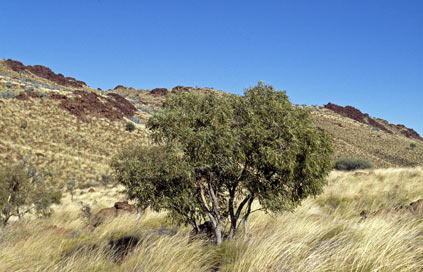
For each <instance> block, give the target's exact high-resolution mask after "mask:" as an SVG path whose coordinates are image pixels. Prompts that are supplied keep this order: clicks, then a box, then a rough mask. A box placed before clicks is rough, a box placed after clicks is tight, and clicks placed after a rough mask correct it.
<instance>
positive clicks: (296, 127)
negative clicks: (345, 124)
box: [112, 82, 333, 244]
mask: <svg viewBox="0 0 423 272" xmlns="http://www.w3.org/2000/svg"><path fill="white" fill-rule="evenodd" d="M147 127H148V128H149V129H150V130H151V138H152V140H153V142H154V145H152V146H141V147H137V148H132V149H131V150H126V151H124V152H122V153H121V154H119V155H118V156H117V157H116V158H115V159H114V160H113V162H112V167H113V168H114V170H115V177H116V178H117V180H118V181H119V182H120V183H121V184H123V185H125V186H126V188H127V189H128V195H129V197H130V198H132V199H135V200H137V201H138V204H139V205H140V207H143V208H145V207H148V206H149V207H151V208H152V209H154V210H162V209H164V210H167V211H169V212H170V213H169V215H170V217H171V218H173V219H175V220H178V221H180V222H184V223H190V224H192V226H193V227H194V228H195V229H198V225H199V223H201V222H203V221H206V220H209V221H211V222H212V225H213V227H214V229H215V235H216V242H217V244H220V243H221V242H222V239H223V237H226V235H227V236H228V237H232V236H233V235H234V234H235V232H236V230H237V229H238V227H239V225H240V222H244V227H245V228H246V223H247V219H248V217H249V215H250V214H251V212H252V204H253V201H255V200H256V201H258V203H259V204H260V205H259V206H260V209H263V210H265V211H268V212H275V213H278V212H282V211H287V210H293V209H294V208H295V207H296V206H297V205H299V204H300V202H301V200H303V199H305V198H306V197H308V196H314V195H317V194H319V193H321V192H322V190H323V186H324V185H325V184H326V177H327V174H328V172H329V170H330V168H331V164H332V162H331V158H332V153H333V149H332V140H331V137H330V135H328V134H327V133H326V132H323V131H320V130H318V129H317V128H316V127H315V126H314V125H313V123H312V121H311V118H310V114H309V112H308V111H306V110H304V109H300V108H297V107H294V106H293V105H292V104H291V103H290V102H289V99H288V97H287V95H286V93H285V92H282V91H277V90H274V88H273V87H271V86H267V85H265V84H263V83H261V82H259V84H258V85H257V86H255V87H252V88H249V89H247V90H246V91H245V94H244V96H236V95H230V94H224V93H216V92H208V93H191V92H182V93H179V94H170V95H168V97H167V101H166V103H165V105H164V107H163V109H162V110H161V111H159V112H157V113H156V114H155V115H153V116H152V117H151V118H150V120H149V121H148V123H147ZM224 223H229V224H228V225H229V228H228V229H224Z"/></svg>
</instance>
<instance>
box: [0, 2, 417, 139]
mask: <svg viewBox="0 0 423 272" xmlns="http://www.w3.org/2000/svg"><path fill="white" fill-rule="evenodd" d="M0 27H1V32H0V58H12V59H16V60H20V61H22V62H24V63H25V64H31V65H33V64H42V65H46V66H48V67H50V68H52V69H53V70H54V71H55V72H60V73H63V74H65V75H67V76H72V77H75V78H77V79H80V80H83V81H85V82H87V84H88V85H90V86H92V87H96V88H97V87H100V88H102V89H109V88H113V87H115V86H116V85H118V84H122V85H125V86H131V87H135V88H146V89H151V88H155V87H166V88H172V87H174V86H175V85H186V86H201V87H214V88H216V89H221V90H224V91H227V92H232V93H238V94H241V93H242V92H243V90H244V88H246V87H249V86H252V85H254V84H256V82H257V81H258V80H263V81H265V82H266V83H267V84H270V85H273V86H274V87H276V88H278V89H282V90H286V91H287V94H288V96H289V97H290V99H291V101H292V102H293V103H296V104H308V105H323V104H326V103H327V102H334V103H337V104H340V105H343V106H345V105H353V106H355V107H358V108H359V109H361V110H362V111H363V112H367V113H369V114H370V115H371V116H376V117H382V118H384V119H387V120H388V121H390V122H393V123H403V124H405V125H407V126H409V127H412V128H414V129H416V130H417V131H418V132H419V133H420V134H422V133H423V122H422V120H423V109H422V103H423V1H421V0H415V1H409V0H392V1H390V0H350V1H346V0H345V1H343V0H332V1H326V0H319V1H317V0H316V1H314V0H309V1H302V0H291V1H282V0H281V1H277V0H274V1H266V0H262V1H248V0H243V1H230V0H227V1H221V0H214V1H199V0H192V1H184V0H180V1H175V0H173V1H171V0H168V1H160V0H155V1H152V0H150V1H142V0H139V1H129V0H127V1H126V0H121V1H117V0H84V1H82V0H79V1H77V0H74V1H65V0H63V1H57V0H55V1H53V0H50V1H47V0H39V1H33V0H32V1H29V0H28V1H23V0H16V1H2V3H1V9H0Z"/></svg>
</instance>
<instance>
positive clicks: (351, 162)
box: [335, 158, 373, 171]
mask: <svg viewBox="0 0 423 272" xmlns="http://www.w3.org/2000/svg"><path fill="white" fill-rule="evenodd" d="M370 168H373V165H372V163H371V162H370V161H368V160H364V159H357V158H342V159H339V160H337V161H336V162H335V169H336V170H340V171H353V170H358V169H370Z"/></svg>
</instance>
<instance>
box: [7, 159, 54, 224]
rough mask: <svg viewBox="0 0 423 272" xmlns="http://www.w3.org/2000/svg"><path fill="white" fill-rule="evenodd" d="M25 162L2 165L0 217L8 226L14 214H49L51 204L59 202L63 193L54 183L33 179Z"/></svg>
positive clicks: (20, 216) (20, 215)
mask: <svg viewBox="0 0 423 272" xmlns="http://www.w3.org/2000/svg"><path fill="white" fill-rule="evenodd" d="M29 171H30V170H29V169H25V166H24V165H23V164H20V165H16V166H10V167H6V168H2V167H0V219H1V221H2V223H3V226H6V225H7V223H8V222H9V220H10V218H11V217H12V216H16V217H18V218H19V219H21V218H22V217H23V216H24V215H25V214H27V213H34V214H36V215H40V216H49V215H50V214H51V212H52V210H51V209H50V206H51V204H53V203H59V202H60V198H61V193H60V191H58V190H55V188H54V186H52V184H48V183H47V182H45V181H39V180H33V179H31V177H30V176H31V175H30V173H29Z"/></svg>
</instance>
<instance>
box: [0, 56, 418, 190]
mask: <svg viewBox="0 0 423 272" xmlns="http://www.w3.org/2000/svg"><path fill="white" fill-rule="evenodd" d="M180 91H190V92H220V93H223V92H221V91H218V90H213V89H210V88H194V87H184V86H176V87H174V88H172V89H169V90H168V89H165V88H156V89H152V90H147V89H135V88H131V87H125V86H122V85H120V86H116V87H115V88H113V89H110V90H107V91H102V90H100V89H96V88H91V87H89V86H87V85H86V84H85V83H84V82H82V81H80V80H76V79H74V78H71V77H65V76H64V75H62V74H59V73H55V72H53V71H52V70H51V69H49V68H47V67H44V66H41V65H34V66H29V65H24V64H23V63H21V62H19V61H14V60H0V116H1V117H0V136H1V137H0V151H1V152H0V164H3V165H4V164H7V163H10V162H17V161H20V160H23V159H25V160H29V161H31V162H32V163H33V164H34V165H35V166H37V167H39V168H40V171H42V172H43V173H45V175H47V176H49V175H51V176H53V173H55V175H56V176H57V178H60V179H64V180H66V181H69V180H77V181H78V183H80V184H85V183H93V182H94V183H96V182H97V183H98V182H101V181H102V179H103V178H102V177H103V176H105V175H106V176H107V175H108V174H109V171H110V170H109V165H108V164H109V160H110V158H111V157H112V155H114V154H116V153H117V152H118V151H119V150H121V149H122V148H125V147H127V146H129V145H131V144H134V143H138V144H147V141H148V140H147V137H146V135H147V133H148V131H147V130H146V129H145V126H144V124H145V122H146V121H147V120H148V118H149V117H150V116H151V115H152V114H154V113H155V112H156V111H157V110H159V109H160V108H161V107H162V105H163V103H164V102H165V101H166V95H168V94H169V93H177V92H180ZM223 94H224V93H223ZM307 108H308V109H310V110H311V112H312V117H313V119H314V121H315V123H316V125H317V126H318V127H320V128H321V129H324V130H326V131H328V132H329V133H331V134H332V136H333V138H334V140H335V147H336V154H335V157H336V158H340V157H357V158H364V159H368V160H370V161H371V162H372V163H373V164H374V165H375V166H376V167H393V166H416V165H421V164H422V162H423V141H422V138H421V137H420V136H419V135H418V134H417V133H416V132H415V131H414V130H412V129H409V128H406V127H405V126H403V125H393V124H390V123H389V122H387V121H384V120H383V119H376V118H371V117H370V116H369V115H368V114H364V113H362V112H361V111H360V110H358V109H356V108H354V107H351V106H347V107H342V106H338V105H335V104H332V103H329V104H327V105H325V106H324V107H307ZM126 122H132V123H133V124H135V125H136V128H137V129H136V130H135V131H134V132H133V133H130V132H128V131H126V130H125V124H126ZM412 144H414V145H415V148H411V147H410V145H412Z"/></svg>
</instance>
